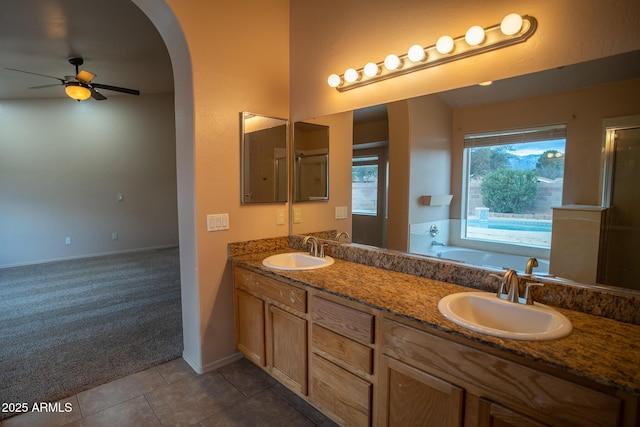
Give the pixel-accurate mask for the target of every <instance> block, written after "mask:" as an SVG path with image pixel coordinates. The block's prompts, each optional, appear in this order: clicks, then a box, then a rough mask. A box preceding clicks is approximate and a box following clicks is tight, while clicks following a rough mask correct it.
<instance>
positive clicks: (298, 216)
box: [293, 208, 302, 224]
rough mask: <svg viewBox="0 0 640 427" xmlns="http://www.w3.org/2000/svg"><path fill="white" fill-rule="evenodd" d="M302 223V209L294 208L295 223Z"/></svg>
mask: <svg viewBox="0 0 640 427" xmlns="http://www.w3.org/2000/svg"><path fill="white" fill-rule="evenodd" d="M301 222H302V209H300V208H293V223H294V224H300V223H301Z"/></svg>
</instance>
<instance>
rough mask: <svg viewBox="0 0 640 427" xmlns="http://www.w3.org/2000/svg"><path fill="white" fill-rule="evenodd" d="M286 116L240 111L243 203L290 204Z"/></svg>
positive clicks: (241, 195) (241, 196)
mask: <svg viewBox="0 0 640 427" xmlns="http://www.w3.org/2000/svg"><path fill="white" fill-rule="evenodd" d="M288 125H289V122H288V121H287V120H286V119H279V118H276V117H269V116H263V115H260V114H253V113H247V112H242V113H240V150H241V154H240V162H241V168H240V169H241V174H242V175H241V193H240V198H241V201H242V204H247V203H286V202H287V201H288V191H287V135H288Z"/></svg>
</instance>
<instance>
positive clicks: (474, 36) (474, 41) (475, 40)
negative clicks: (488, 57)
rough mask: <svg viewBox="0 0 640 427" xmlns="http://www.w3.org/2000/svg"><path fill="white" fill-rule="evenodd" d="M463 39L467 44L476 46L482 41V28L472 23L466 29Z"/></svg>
mask: <svg viewBox="0 0 640 427" xmlns="http://www.w3.org/2000/svg"><path fill="white" fill-rule="evenodd" d="M464 39H465V41H466V42H467V44H468V45H469V46H477V45H479V44H480V43H482V42H483V41H484V29H483V28H482V27H480V26H478V25H474V26H473V27H471V28H469V29H468V30H467V33H466V34H465V36H464Z"/></svg>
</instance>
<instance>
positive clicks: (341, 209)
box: [336, 206, 347, 219]
mask: <svg viewBox="0 0 640 427" xmlns="http://www.w3.org/2000/svg"><path fill="white" fill-rule="evenodd" d="M336 219H347V207H346V206H336Z"/></svg>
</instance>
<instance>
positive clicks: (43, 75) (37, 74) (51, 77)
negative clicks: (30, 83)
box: [5, 67, 65, 84]
mask: <svg viewBox="0 0 640 427" xmlns="http://www.w3.org/2000/svg"><path fill="white" fill-rule="evenodd" d="M5 68H6V69H7V70H11V71H17V72H19V73H27V74H33V75H35V76H42V77H48V78H50V79H56V80H60V81H61V82H62V83H63V84H64V82H65V80H64V79H61V78H60V77H54V76H48V75H46V74H40V73H33V72H31V71H24V70H17V69H15V68H8V67H5Z"/></svg>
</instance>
